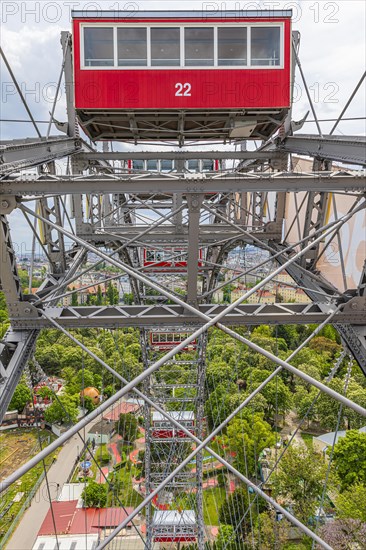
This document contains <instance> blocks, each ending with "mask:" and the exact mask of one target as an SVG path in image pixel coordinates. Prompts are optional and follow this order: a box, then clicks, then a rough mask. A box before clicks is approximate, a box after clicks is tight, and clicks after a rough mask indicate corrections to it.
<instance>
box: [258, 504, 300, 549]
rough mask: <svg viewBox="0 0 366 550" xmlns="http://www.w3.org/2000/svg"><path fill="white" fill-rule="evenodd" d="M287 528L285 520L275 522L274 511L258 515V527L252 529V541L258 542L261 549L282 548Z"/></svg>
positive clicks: (288, 526) (287, 524) (288, 525)
mask: <svg viewBox="0 0 366 550" xmlns="http://www.w3.org/2000/svg"><path fill="white" fill-rule="evenodd" d="M289 528H290V523H289V522H288V521H287V520H286V519H284V518H283V519H282V520H281V521H277V517H276V512H275V511H274V510H271V511H268V512H263V513H262V514H260V517H259V521H258V525H257V526H256V528H254V529H253V535H254V539H255V540H260V542H261V547H262V548H266V549H267V548H268V549H272V548H284V546H285V543H286V540H287V538H288V530H289ZM296 548H298V546H296Z"/></svg>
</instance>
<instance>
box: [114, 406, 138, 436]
mask: <svg viewBox="0 0 366 550" xmlns="http://www.w3.org/2000/svg"><path fill="white" fill-rule="evenodd" d="M116 431H117V432H118V433H119V435H120V436H121V437H122V439H123V440H124V441H128V442H132V441H134V440H135V439H136V438H137V434H138V431H139V430H138V422H137V419H136V417H135V416H134V415H133V414H131V413H128V414H121V415H120V417H119V420H118V421H117V422H116Z"/></svg>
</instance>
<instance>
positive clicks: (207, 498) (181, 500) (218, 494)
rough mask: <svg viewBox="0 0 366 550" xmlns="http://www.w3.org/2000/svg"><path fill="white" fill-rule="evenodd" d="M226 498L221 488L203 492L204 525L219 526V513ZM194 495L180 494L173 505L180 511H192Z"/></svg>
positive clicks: (194, 500) (194, 501)
mask: <svg viewBox="0 0 366 550" xmlns="http://www.w3.org/2000/svg"><path fill="white" fill-rule="evenodd" d="M225 498H226V491H225V489H224V488H223V487H213V488H211V489H204V491H203V518H204V522H205V525H218V524H219V511H220V508H221V505H222V504H223V502H224V500H225ZM195 503H196V495H195V494H194V493H192V494H182V495H180V496H179V497H178V498H177V499H176V500H175V504H176V505H177V506H174V507H179V508H181V509H182V510H193V509H194V508H195Z"/></svg>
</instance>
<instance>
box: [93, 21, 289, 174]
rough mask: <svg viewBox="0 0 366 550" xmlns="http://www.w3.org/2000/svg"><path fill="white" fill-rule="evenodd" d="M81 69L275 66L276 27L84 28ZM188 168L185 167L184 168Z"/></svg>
mask: <svg viewBox="0 0 366 550" xmlns="http://www.w3.org/2000/svg"><path fill="white" fill-rule="evenodd" d="M83 36H84V38H83V49H84V51H83V55H84V63H83V66H84V67H85V68H89V67H102V68H103V67H111V68H118V67H119V68H121V69H128V68H134V69H137V68H139V67H148V68H151V67H152V68H158V67H181V68H183V67H196V68H200V67H221V68H224V67H226V68H231V67H233V68H240V67H243V68H250V67H256V68H260V67H280V66H281V63H282V61H283V45H282V41H283V37H282V33H281V25H279V24H277V25H258V26H257V25H243V26H240V25H238V26H229V27H228V26H217V27H216V26H215V27H188V26H185V27H183V26H182V27H179V26H178V27H155V26H151V27H150V26H149V27H129V26H119V25H111V26H105V27H99V26H95V27H94V26H93V27H92V26H89V27H83ZM189 169H190V168H189Z"/></svg>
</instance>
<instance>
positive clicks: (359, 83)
mask: <svg viewBox="0 0 366 550" xmlns="http://www.w3.org/2000/svg"><path fill="white" fill-rule="evenodd" d="M365 77H366V71H365V72H364V73H363V75H362V76H361V78H360V81H359V82H358V84H357V86H356V88H355V89H354V90H353V92H352V94H351V96H350V98H349V100H348V101H347V103H346V105H345V106H344V107H343V109H342V112H341V114H340V115H339V117H338V118H337V120H336V122H335V124H334V126H333V128H332V129H331V131H330V132H329V135H330V136H331V135H332V134H333V132H334V130H335V129H336V128H337V126H338V124H339V123H340V121H341V120H342V117H343V115H344V113H345V112H346V111H347V109H348V107H349V105H350V103H351V101H352V99H353V98H354V97H355V95H356V94H357V92H358V90H359V88H360V86H361V84H362V82H363V81H364V79H365Z"/></svg>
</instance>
